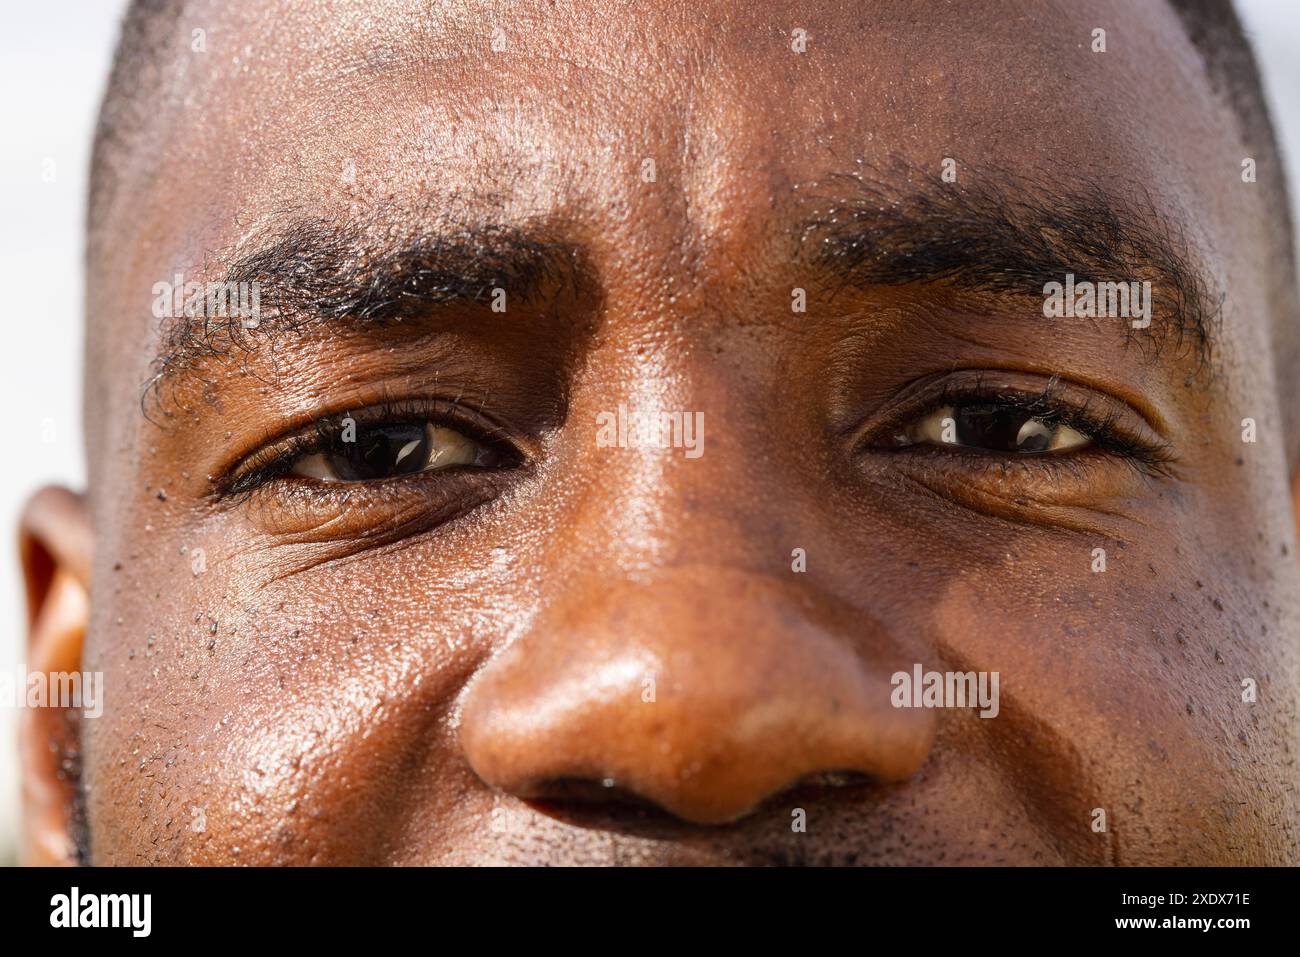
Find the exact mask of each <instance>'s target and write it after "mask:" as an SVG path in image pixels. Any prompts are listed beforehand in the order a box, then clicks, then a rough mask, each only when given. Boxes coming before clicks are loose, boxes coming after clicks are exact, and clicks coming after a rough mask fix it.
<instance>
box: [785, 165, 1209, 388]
mask: <svg viewBox="0 0 1300 957" xmlns="http://www.w3.org/2000/svg"><path fill="white" fill-rule="evenodd" d="M968 177H969V174H968ZM919 178H920V177H918V176H917V175H916V174H915V173H913V174H912V175H907V176H904V177H898V179H899V181H900V182H907V183H915V182H916V181H917V180H918V179H919ZM931 178H932V179H933V177H931ZM974 182H975V185H961V186H959V185H957V184H948V183H943V182H940V181H938V180H937V179H933V185H932V186H931V187H930V188H929V189H926V190H917V189H915V187H914V186H913V187H904V188H900V187H896V186H895V187H891V186H890V185H889V184H888V183H887V182H886V181H885V179H884V178H882V177H880V176H877V175H874V174H865V173H852V174H840V175H835V176H831V177H829V178H827V179H825V180H822V181H819V182H818V183H817V184H815V186H814V188H813V190H812V191H811V193H812V195H813V196H819V195H821V196H829V197H831V198H830V199H823V200H821V201H818V200H815V199H814V200H811V202H812V203H813V204H814V207H815V208H814V211H813V212H812V213H811V214H809V215H808V216H807V217H806V218H805V219H804V220H802V221H801V222H800V224H799V226H798V229H797V233H796V236H797V241H798V247H799V256H800V258H803V259H805V260H810V261H811V262H812V263H813V264H815V265H816V266H818V267H820V268H821V269H822V270H823V271H824V272H825V273H826V274H827V275H828V276H829V277H831V279H832V280H833V282H834V283H836V284H839V285H841V286H848V287H853V288H862V289H865V288H869V287H871V286H873V285H885V286H892V285H904V284H908V283H947V284H950V285H952V286H954V287H956V288H960V289H964V290H970V291H974V292H989V293H995V294H1003V295H1007V294H1011V295H1019V296H1023V297H1038V298H1040V299H1041V298H1042V297H1043V295H1044V292H1043V287H1044V284H1045V283H1048V282H1053V281H1055V282H1062V281H1064V279H1065V276H1066V274H1067V273H1069V274H1073V276H1074V278H1075V281H1076V283H1079V282H1084V281H1088V282H1094V283H1099V282H1131V281H1138V282H1141V281H1150V283H1151V297H1152V300H1153V303H1152V320H1151V327H1150V328H1149V329H1146V330H1141V331H1139V330H1136V329H1133V328H1131V327H1130V326H1129V324H1128V323H1127V322H1126V323H1124V328H1125V330H1126V333H1127V335H1128V337H1129V339H1130V340H1133V339H1136V338H1137V337H1138V336H1142V335H1146V336H1148V337H1149V338H1150V340H1151V341H1152V343H1153V344H1154V346H1155V348H1154V350H1153V351H1152V355H1151V358H1152V359H1153V361H1154V360H1155V359H1157V358H1158V357H1159V356H1161V355H1162V354H1165V350H1164V349H1163V348H1162V346H1163V345H1165V344H1166V343H1168V342H1172V343H1173V344H1174V345H1175V346H1176V349H1175V353H1177V354H1184V353H1186V352H1189V351H1190V353H1191V355H1192V357H1193V358H1194V360H1195V361H1196V363H1197V369H1198V371H1200V370H1207V369H1208V370H1211V371H1212V368H1213V362H1212V360H1213V352H1214V349H1213V346H1214V341H1215V336H1216V330H1217V328H1218V325H1219V323H1220V322H1221V315H1222V311H1223V299H1224V297H1223V295H1222V294H1216V293H1215V292H1214V291H1213V290H1214V286H1213V284H1212V283H1211V282H1210V281H1209V279H1208V277H1207V273H1206V272H1205V271H1204V270H1202V269H1200V268H1198V267H1197V266H1196V265H1195V264H1194V260H1193V258H1192V256H1191V254H1190V253H1189V251H1188V248H1187V244H1186V242H1185V241H1184V237H1183V234H1182V232H1181V231H1180V230H1179V229H1178V228H1177V227H1175V226H1174V225H1173V224H1172V223H1171V221H1170V220H1169V219H1168V217H1165V216H1162V215H1161V214H1160V212H1159V211H1158V210H1157V209H1156V208H1155V206H1154V204H1153V203H1152V202H1150V200H1149V199H1143V200H1142V201H1140V202H1137V203H1132V202H1122V201H1120V200H1119V199H1118V198H1117V197H1115V196H1114V195H1112V194H1110V193H1108V192H1107V191H1106V190H1104V189H1102V188H1101V187H1100V186H1095V185H1094V186H1088V187H1085V188H1081V189H1075V190H1069V191H1067V190H1063V189H1058V188H1055V187H1052V186H1049V185H1048V184H1045V183H1042V182H1033V181H1026V180H1024V179H1023V178H1018V177H1010V176H979V177H976V178H975V179H974ZM1049 321H1050V320H1049ZM1189 347H1190V348H1189Z"/></svg>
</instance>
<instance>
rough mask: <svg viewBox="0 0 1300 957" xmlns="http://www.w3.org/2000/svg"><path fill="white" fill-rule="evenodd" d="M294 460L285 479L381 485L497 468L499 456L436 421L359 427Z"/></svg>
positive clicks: (340, 434)
mask: <svg viewBox="0 0 1300 957" xmlns="http://www.w3.org/2000/svg"><path fill="white" fill-rule="evenodd" d="M322 444H323V447H322V448H320V449H319V450H318V451H309V452H305V453H303V454H300V455H298V456H297V457H296V458H294V459H292V460H291V461H290V462H289V464H288V467H287V468H286V470H285V474H287V475H291V476H298V477H300V478H311V479H315V480H317V481H319V482H377V481H382V480H383V479H390V478H396V477H398V476H401V475H414V474H415V473H417V472H431V471H435V470H438V469H446V468H451V467H453V466H457V465H469V466H479V467H493V466H495V465H497V464H499V463H498V461H497V460H498V458H499V453H498V452H497V451H496V450H494V449H492V448H489V447H488V446H486V445H484V444H483V443H481V442H477V441H475V440H474V439H472V438H470V437H469V436H467V435H465V434H464V433H463V432H458V431H456V430H455V429H451V428H447V427H445V426H441V425H437V424H435V423H433V422H405V423H381V424H377V425H369V426H362V425H357V426H356V429H355V434H349V432H348V431H347V430H343V431H342V432H340V433H339V434H338V435H336V436H333V437H330V438H327V439H325V440H324V442H323V443H322Z"/></svg>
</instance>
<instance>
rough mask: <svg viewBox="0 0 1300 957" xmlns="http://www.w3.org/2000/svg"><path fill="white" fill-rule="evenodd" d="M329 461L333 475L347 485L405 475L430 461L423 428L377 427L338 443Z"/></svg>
mask: <svg viewBox="0 0 1300 957" xmlns="http://www.w3.org/2000/svg"><path fill="white" fill-rule="evenodd" d="M331 459H332V461H331V463H330V464H331V465H332V466H333V467H334V470H335V473H336V474H337V475H338V476H339V477H340V478H342V479H344V480H346V481H350V482H362V481H366V480H373V479H383V478H391V477H393V476H395V475H406V474H408V473H411V472H418V471H420V470H421V469H423V468H424V466H425V464H426V463H427V462H428V461H429V437H428V434H427V432H426V430H425V427H424V426H423V425H422V424H419V425H417V424H412V425H384V426H379V427H377V428H373V429H368V430H367V431H366V432H365V433H364V434H361V435H358V436H357V440H356V441H355V442H340V443H339V447H338V449H337V451H336V452H335V453H334V455H332V456H331Z"/></svg>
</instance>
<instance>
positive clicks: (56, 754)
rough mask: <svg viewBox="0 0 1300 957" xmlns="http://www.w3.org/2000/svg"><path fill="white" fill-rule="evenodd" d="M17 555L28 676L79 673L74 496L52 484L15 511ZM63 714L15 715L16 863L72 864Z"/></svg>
mask: <svg viewBox="0 0 1300 957" xmlns="http://www.w3.org/2000/svg"><path fill="white" fill-rule="evenodd" d="M18 549H19V558H20V561H21V562H22V568H23V578H24V580H25V582H26V585H27V671H28V673H29V674H34V673H45V674H49V673H51V672H66V673H71V672H76V671H80V670H81V649H82V640H83V638H84V637H85V633H86V622H87V618H88V614H89V607H90V605H89V594H90V556H91V534H90V522H89V520H88V517H87V513H86V506H85V502H84V500H83V499H82V497H81V496H80V495H77V494H75V493H74V492H70V491H68V490H67V489H64V488H57V487H53V486H50V487H46V488H43V489H41V490H40V491H39V492H37V493H36V494H35V495H33V496H32V497H31V499H29V500H28V502H27V505H26V507H25V508H24V509H23V515H22V520H21V524H20V528H19V532H18ZM22 693H26V687H24V689H23V690H22ZM71 710H74V709H68V708H55V707H28V708H23V709H22V710H21V712H20V720H19V761H20V766H21V774H22V809H23V826H22V844H21V851H20V853H21V859H22V862H23V863H24V864H35V865H49V864H70V863H75V858H76V851H75V844H74V841H73V839H72V830H71V828H72V819H71V818H72V815H71V813H70V809H71V807H72V805H73V801H74V800H75V798H76V789H77V782H76V781H75V780H73V779H72V777H71V776H70V775H69V774H68V773H67V771H66V770H65V768H64V759H65V757H66V755H68V754H70V753H74V752H75V751H76V750H77V741H76V740H75V728H76V724H75V722H71V721H70V720H69V717H70V716H69V714H68V712H69V711H71Z"/></svg>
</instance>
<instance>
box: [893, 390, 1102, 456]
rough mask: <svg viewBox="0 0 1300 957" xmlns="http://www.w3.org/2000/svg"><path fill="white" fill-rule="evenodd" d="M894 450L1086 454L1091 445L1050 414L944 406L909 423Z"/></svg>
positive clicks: (990, 405)
mask: <svg viewBox="0 0 1300 957" xmlns="http://www.w3.org/2000/svg"><path fill="white" fill-rule="evenodd" d="M894 444H895V445H896V446H907V445H948V446H953V445H955V446H960V447H962V448H970V449H979V450H982V451H986V452H996V453H1003V454H1013V453H1018V454H1034V453H1044V452H1067V451H1072V450H1079V449H1085V448H1087V447H1088V446H1090V445H1092V439H1091V438H1090V437H1089V436H1087V435H1085V434H1083V433H1082V432H1080V431H1078V430H1077V429H1074V428H1071V427H1070V426H1068V425H1066V424H1065V423H1064V422H1061V421H1058V420H1056V419H1054V418H1053V416H1052V415H1051V414H1044V413H1043V412H1042V411H1041V410H1040V411H1037V412H1035V411H1030V410H1027V409H1024V408H1019V407H1017V406H1015V405H1012V404H1008V403H999V402H969V403H954V404H951V405H944V406H941V407H939V408H937V409H935V410H934V411H932V412H929V413H927V414H926V415H924V416H922V417H920V418H918V419H915V420H913V421H912V422H910V423H906V424H905V425H904V427H903V429H902V430H901V431H900V432H899V434H898V435H897V436H896V438H895V440H894Z"/></svg>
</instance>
